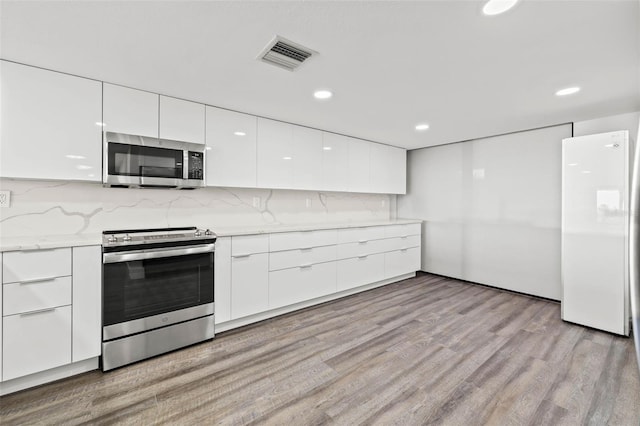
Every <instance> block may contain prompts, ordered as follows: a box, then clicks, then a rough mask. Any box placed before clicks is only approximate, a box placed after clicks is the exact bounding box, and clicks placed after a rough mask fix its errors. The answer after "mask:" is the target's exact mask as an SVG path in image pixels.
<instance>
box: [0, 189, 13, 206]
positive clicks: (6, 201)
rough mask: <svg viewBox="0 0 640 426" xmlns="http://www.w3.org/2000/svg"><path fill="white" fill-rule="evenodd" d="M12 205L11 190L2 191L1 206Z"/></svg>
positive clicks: (0, 194) (0, 193) (0, 196)
mask: <svg viewBox="0 0 640 426" xmlns="http://www.w3.org/2000/svg"><path fill="white" fill-rule="evenodd" d="M10 205H11V191H0V207H9V206H10Z"/></svg>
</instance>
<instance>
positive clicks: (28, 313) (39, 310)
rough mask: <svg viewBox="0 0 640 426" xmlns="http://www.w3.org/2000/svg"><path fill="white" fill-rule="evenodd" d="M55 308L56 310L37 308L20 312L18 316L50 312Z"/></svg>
mask: <svg viewBox="0 0 640 426" xmlns="http://www.w3.org/2000/svg"><path fill="white" fill-rule="evenodd" d="M55 310H56V308H47V309H38V310H37V311H31V312H24V313H21V314H20V316H21V317H26V316H29V315H36V314H43V313H45V312H51V311H55Z"/></svg>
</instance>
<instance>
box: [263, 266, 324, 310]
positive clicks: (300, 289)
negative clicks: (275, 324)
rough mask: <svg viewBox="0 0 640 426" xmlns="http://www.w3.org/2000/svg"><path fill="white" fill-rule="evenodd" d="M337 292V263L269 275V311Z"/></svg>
mask: <svg viewBox="0 0 640 426" xmlns="http://www.w3.org/2000/svg"><path fill="white" fill-rule="evenodd" d="M335 292H336V263H335V262H329V263H319V264H317V265H311V266H307V267H299V268H290V269H283V270H280V271H274V272H270V273H269V309H274V308H279V307H282V306H287V305H291V304H294V303H298V302H302V301H305V300H310V299H315V298H316V297H321V296H326V295H327V294H332V293H335Z"/></svg>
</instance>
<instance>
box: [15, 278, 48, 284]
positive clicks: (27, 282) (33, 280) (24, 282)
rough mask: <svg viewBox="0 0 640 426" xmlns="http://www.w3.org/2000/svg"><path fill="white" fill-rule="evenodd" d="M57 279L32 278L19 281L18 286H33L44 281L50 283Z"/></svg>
mask: <svg viewBox="0 0 640 426" xmlns="http://www.w3.org/2000/svg"><path fill="white" fill-rule="evenodd" d="M56 278H57V277H47V278H33V279H31V280H23V281H20V284H34V283H41V282H44V281H51V280H54V279H56Z"/></svg>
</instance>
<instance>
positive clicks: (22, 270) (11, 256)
mask: <svg viewBox="0 0 640 426" xmlns="http://www.w3.org/2000/svg"><path fill="white" fill-rule="evenodd" d="M68 275H71V249H70V248H60V249H54V250H33V251H11V252H7V253H4V256H3V260H2V280H3V282H4V283H13V282H18V281H28V280H33V279H42V278H55V277H64V276H68Z"/></svg>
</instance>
